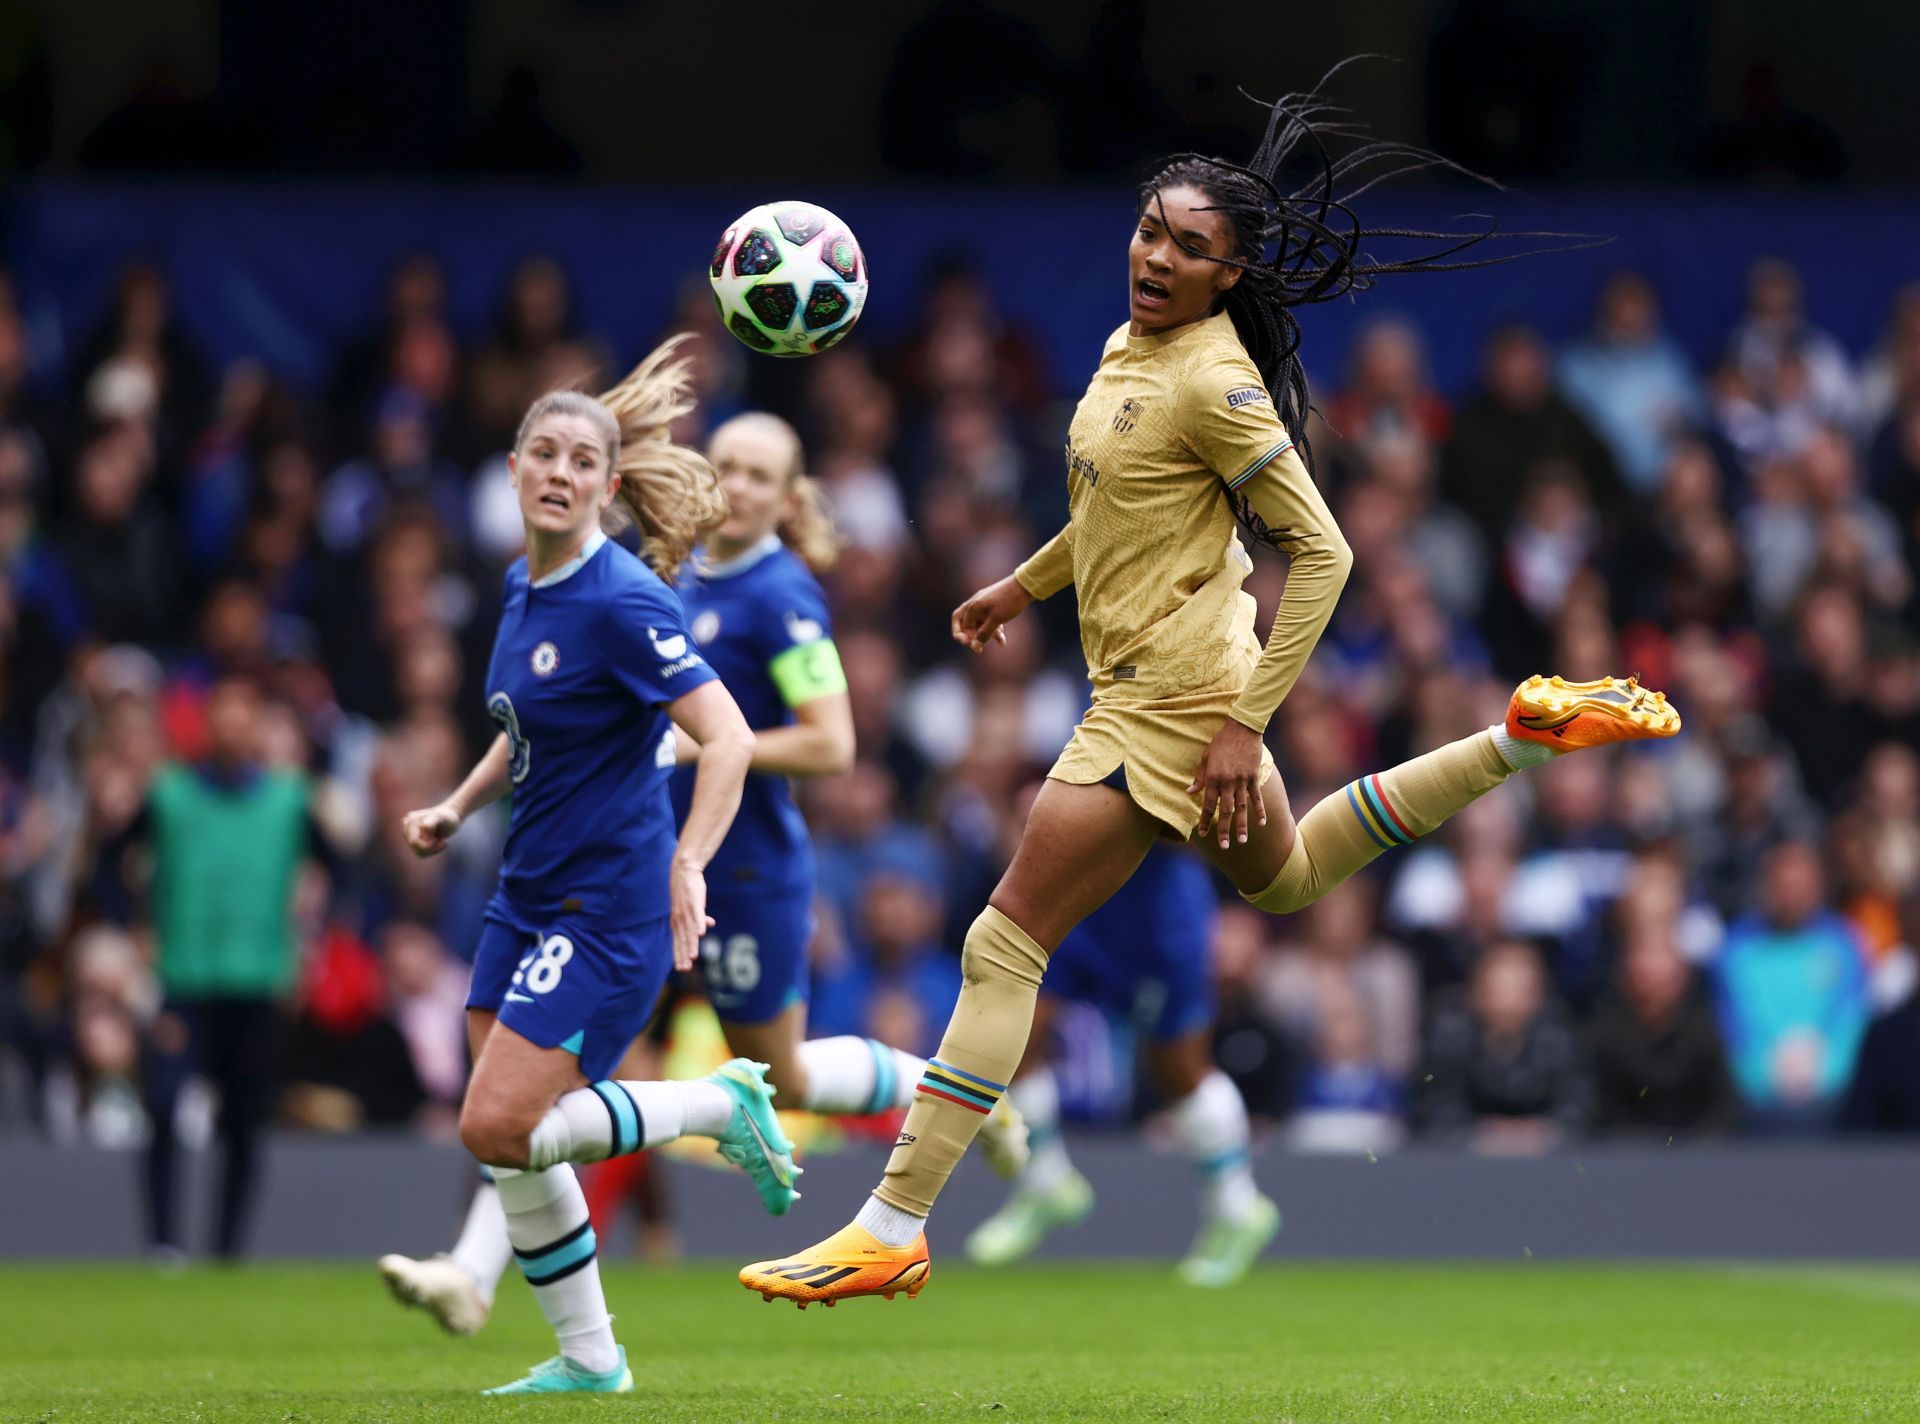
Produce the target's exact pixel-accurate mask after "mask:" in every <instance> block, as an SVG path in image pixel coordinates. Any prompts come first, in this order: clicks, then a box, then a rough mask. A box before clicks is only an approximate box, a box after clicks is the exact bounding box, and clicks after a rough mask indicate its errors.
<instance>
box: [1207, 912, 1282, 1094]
mask: <svg viewBox="0 0 1920 1424" xmlns="http://www.w3.org/2000/svg"><path fill="white" fill-rule="evenodd" d="M1271 923H1272V921H1271V920H1270V919H1269V918H1268V917H1267V916H1265V915H1263V914H1261V913H1259V912H1258V911H1256V910H1251V909H1248V908H1247V907H1246V906H1244V905H1227V906H1224V907H1222V909H1221V911H1220V913H1219V915H1218V916H1217V917H1216V919H1215V920H1214V930H1213V946H1212V951H1213V978H1214V993H1215V996H1216V1006H1215V1009H1214V1016H1213V1061H1214V1062H1215V1063H1217V1064H1218V1065H1219V1066H1220V1071H1221V1072H1223V1073H1225V1074H1226V1075H1227V1076H1228V1077H1229V1078H1231V1079H1233V1085H1234V1086H1235V1087H1236V1088H1238V1089H1239V1090H1240V1096H1241V1097H1242V1098H1244V1099H1245V1100H1246V1104H1247V1111H1248V1113H1250V1114H1251V1115H1252V1116H1253V1117H1254V1119H1255V1120H1256V1121H1261V1122H1278V1121H1279V1120H1280V1119H1282V1118H1284V1117H1285V1116H1286V1115H1287V1114H1288V1112H1289V1111H1290V1110H1291V1109H1292V1106H1293V1091H1294V1083H1293V1078H1294V1055H1293V1052H1292V1050H1291V1048H1290V1047H1289V1045H1288V1043H1287V1034H1286V1030H1285V1029H1284V1028H1282V1027H1281V1026H1280V1024H1279V1023H1278V1022H1277V1021H1276V1020H1275V1019H1274V1017H1273V1015H1272V1012H1271V1010H1270V1008H1269V1007H1268V1006H1267V1004H1266V1003H1265V995H1264V994H1263V992H1262V989H1263V986H1264V983H1265V980H1266V971H1267V966H1268V963H1269V960H1270V949H1269V946H1268V943H1267V933H1268V927H1269V925H1270V924H1271Z"/></svg>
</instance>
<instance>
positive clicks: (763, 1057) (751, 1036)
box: [720, 1002, 807, 1107]
mask: <svg viewBox="0 0 1920 1424" xmlns="http://www.w3.org/2000/svg"><path fill="white" fill-rule="evenodd" d="M720 1028H721V1031H722V1032H723V1033H725V1034H726V1036H727V1047H728V1048H730V1049H732V1050H733V1051H734V1052H735V1053H737V1054H739V1055H740V1057H742V1058H751V1059H752V1060H753V1061H754V1062H756V1063H764V1064H766V1065H767V1081H768V1082H769V1083H771V1084H773V1086H774V1089H775V1091H776V1092H778V1093H779V1095H780V1102H781V1103H782V1104H783V1105H785V1106H787V1107H793V1106H796V1105H798V1104H799V1103H801V1102H803V1101H805V1099H806V1090H807V1082H806V1069H805V1067H804V1066H803V1065H802V1064H801V1062H800V1041H801V1039H803V1038H804V1037H805V1036H806V1032H807V1006H806V1004H805V1003H804V1002H794V1003H790V1004H788V1005H787V1006H786V1007H785V1008H784V1009H782V1010H781V1011H780V1012H779V1013H777V1014H775V1015H774V1016H773V1017H772V1018H770V1019H767V1020H765V1021H764V1022H761V1023H740V1022H737V1021H735V1020H733V1019H728V1018H722V1019H721V1020H720Z"/></svg>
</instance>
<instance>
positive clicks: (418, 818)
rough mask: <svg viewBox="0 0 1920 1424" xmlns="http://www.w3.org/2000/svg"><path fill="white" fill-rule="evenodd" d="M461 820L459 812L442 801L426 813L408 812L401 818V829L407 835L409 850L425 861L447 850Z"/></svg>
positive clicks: (427, 809) (425, 811) (429, 808)
mask: <svg viewBox="0 0 1920 1424" xmlns="http://www.w3.org/2000/svg"><path fill="white" fill-rule="evenodd" d="M461 819H462V818H461V815H460V813H459V812H458V811H457V810H455V809H454V808H453V807H452V806H449V805H448V804H447V803H446V802H444V801H442V802H441V803H440V804H439V805H438V806H429V807H427V808H426V809H425V810H424V811H409V812H407V814H406V815H405V816H404V817H402V818H401V821H400V827H401V830H402V831H404V832H405V834H406V837H407V846H408V848H409V849H411V850H412V851H413V853H414V854H415V855H417V856H419V857H420V858H421V859H422V860H424V859H426V858H427V857H428V856H430V855H438V854H440V852H441V851H443V850H445V849H446V848H447V842H448V841H450V840H452V839H453V833H454V832H455V831H457V830H459V829H460V821H461Z"/></svg>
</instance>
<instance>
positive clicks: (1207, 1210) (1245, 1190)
mask: <svg viewBox="0 0 1920 1424" xmlns="http://www.w3.org/2000/svg"><path fill="white" fill-rule="evenodd" d="M1198 1051H1199V1052H1202V1053H1204V1052H1206V1049H1205V1048H1204V1047H1201V1048H1199V1050H1198ZM1168 1114H1169V1115H1170V1116H1171V1117H1172V1119H1173V1126H1174V1132H1175V1134H1176V1135H1177V1137H1178V1138H1179V1141H1180V1147H1181V1150H1182V1151H1184V1152H1185V1153H1186V1154H1187V1160H1188V1161H1190V1162H1192V1163H1193V1167H1194V1170H1195V1171H1196V1172H1197V1173H1198V1174H1199V1176H1200V1183H1201V1217H1202V1220H1201V1225H1200V1234H1199V1235H1198V1236H1197V1237H1195V1238H1194V1242H1193V1247H1192V1249H1191V1250H1189V1251H1188V1252H1187V1256H1186V1259H1185V1260H1183V1261H1182V1262H1181V1263H1180V1279H1181V1280H1183V1281H1185V1282H1186V1283H1187V1284H1188V1285H1193V1286H1209V1287H1214V1288H1218V1287H1221V1286H1230V1285H1232V1284H1233V1283H1234V1282H1235V1281H1237V1280H1239V1279H1240V1278H1241V1277H1242V1276H1244V1275H1245V1274H1246V1273H1247V1268H1248V1267H1250V1266H1251V1265H1252V1264H1253V1263H1254V1262H1255V1261H1256V1260H1258V1259H1259V1257H1260V1253H1261V1252H1262V1251H1264V1250H1266V1248H1267V1243H1268V1242H1270V1241H1272V1240H1273V1238H1274V1237H1275V1236H1277V1235H1278V1234H1279V1232H1280V1208H1279V1207H1277V1206H1275V1205H1274V1204H1273V1202H1272V1200H1271V1199H1270V1198H1268V1197H1265V1196H1263V1195H1261V1192H1260V1189H1259V1187H1258V1186H1256V1185H1255V1184H1254V1180H1253V1163H1252V1161H1251V1158H1250V1154H1249V1148H1250V1145H1251V1142H1252V1136H1253V1134H1252V1128H1251V1126H1250V1124H1249V1123H1248V1121H1247V1104H1246V1100H1245V1099H1244V1098H1242V1097H1241V1096H1240V1090H1239V1089H1238V1088H1236V1087H1235V1086H1234V1085H1233V1080H1232V1079H1231V1078H1229V1077H1228V1076H1227V1075H1226V1074H1225V1073H1222V1072H1221V1071H1220V1070H1219V1069H1218V1068H1215V1067H1213V1066H1212V1065H1211V1064H1210V1063H1209V1064H1208V1066H1207V1070H1206V1073H1205V1075H1204V1076H1203V1077H1202V1078H1201V1079H1200V1082H1199V1085H1198V1086H1197V1087H1195V1088H1194V1089H1193V1091H1192V1092H1190V1093H1188V1094H1187V1095H1186V1096H1185V1097H1183V1098H1181V1099H1180V1100H1179V1101H1178V1102H1176V1103H1174V1104H1173V1105H1172V1106H1171V1107H1170V1108H1169V1109H1168Z"/></svg>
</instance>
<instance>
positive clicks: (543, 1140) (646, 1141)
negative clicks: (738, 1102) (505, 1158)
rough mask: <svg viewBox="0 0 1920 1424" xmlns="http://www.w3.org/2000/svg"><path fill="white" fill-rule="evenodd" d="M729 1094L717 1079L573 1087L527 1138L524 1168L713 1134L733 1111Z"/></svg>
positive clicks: (597, 1158)
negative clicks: (678, 1138) (525, 1165)
mask: <svg viewBox="0 0 1920 1424" xmlns="http://www.w3.org/2000/svg"><path fill="white" fill-rule="evenodd" d="M733 1107H734V1103H733V1097H732V1095H731V1094H729V1093H728V1092H727V1090H726V1089H725V1088H723V1087H721V1086H720V1085H719V1084H718V1083H709V1082H707V1081H706V1080H704V1079H701V1078H694V1079H690V1080H687V1081H684V1082H671V1083H641V1082H618V1083H616V1082H613V1081H611V1080H609V1081H607V1082H603V1083H595V1084H594V1085H593V1086H592V1087H590V1088H575V1089H574V1090H573V1091H572V1092H571V1093H566V1094H563V1095H562V1096H561V1098H560V1101H559V1102H557V1103H555V1104H554V1105H553V1106H552V1107H550V1108H548V1109H547V1115H546V1116H545V1117H543V1118H541V1119H540V1121H539V1123H538V1124H537V1125H536V1126H535V1127H534V1129H533V1136H532V1137H531V1138H529V1139H528V1141H527V1167H528V1170H529V1171H534V1172H538V1171H540V1170H542V1169H543V1168H546V1167H551V1166H552V1165H553V1164H554V1163H556V1162H598V1161H601V1160H603V1159H604V1158H607V1157H624V1156H626V1155H627V1154H628V1153H629V1152H639V1151H641V1150H642V1149H643V1148H647V1147H658V1146H659V1145H660V1144H661V1143H663V1142H672V1141H673V1140H674V1139H675V1138H676V1137H686V1136H689V1135H691V1136H694V1137H718V1136H719V1135H720V1134H721V1133H722V1132H724V1131H725V1130H726V1126H727V1121H728V1119H730V1118H731V1117H732V1116H733Z"/></svg>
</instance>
